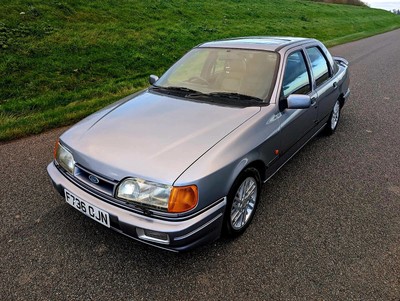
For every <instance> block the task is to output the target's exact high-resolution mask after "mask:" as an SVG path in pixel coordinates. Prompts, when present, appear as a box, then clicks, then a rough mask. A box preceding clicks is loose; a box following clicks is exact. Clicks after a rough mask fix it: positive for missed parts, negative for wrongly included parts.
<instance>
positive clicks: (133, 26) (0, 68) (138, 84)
mask: <svg viewBox="0 0 400 301" xmlns="http://www.w3.org/2000/svg"><path fill="white" fill-rule="evenodd" d="M399 27H400V17H399V16H396V15H394V14H391V13H389V12H386V11H383V10H377V9H371V8H368V7H356V6H349V5H336V4H326V3H317V2H313V1H307V0H269V1H265V0H220V1H191V0H154V1H140V0H120V1H118V2H115V1H111V0H93V1H83V0H70V1H65V2H62V1H57V0H55V1H47V2H44V1H41V0H30V1H29V2H27V1H25V0H14V1H10V0H6V1H5V2H4V1H3V4H2V9H1V10H0V141H5V140H10V139H14V138H19V137H23V136H26V135H30V134H36V133H40V132H42V131H44V130H47V129H50V128H54V127H58V126H61V125H68V124H71V123H73V122H75V121H77V120H79V119H81V118H83V117H84V116H86V115H88V114H90V113H92V112H94V111H96V110H98V109H99V108H101V107H103V106H105V105H107V104H109V103H111V102H113V101H115V100H117V99H118V98H122V97H123V96H126V95H128V94H130V93H133V92H135V91H137V90H139V89H142V88H144V87H145V86H146V85H147V77H148V75H149V74H158V75H160V74H162V73H163V72H164V71H165V70H166V68H168V66H170V65H171V64H172V63H173V62H174V61H175V60H177V59H178V58H179V57H180V56H181V55H182V54H184V53H185V52H186V51H188V50H189V49H190V48H192V47H193V46H195V45H197V44H199V43H201V42H204V41H208V40H214V39H220V38H227V37H235V36H249V35H287V36H305V37H314V38H317V39H319V40H321V41H323V42H326V43H327V45H328V46H333V45H336V44H340V43H344V42H348V41H351V40H356V39H360V38H363V37H367V36H370V35H374V34H377V33H381V32H384V31H388V30H392V29H395V28H399Z"/></svg>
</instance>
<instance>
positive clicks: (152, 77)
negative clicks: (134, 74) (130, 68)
mask: <svg viewBox="0 0 400 301" xmlns="http://www.w3.org/2000/svg"><path fill="white" fill-rule="evenodd" d="M156 81H158V76H157V75H153V74H152V75H150V76H149V83H150V85H154V84H155V83H156Z"/></svg>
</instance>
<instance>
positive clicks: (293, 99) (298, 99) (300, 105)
mask: <svg viewBox="0 0 400 301" xmlns="http://www.w3.org/2000/svg"><path fill="white" fill-rule="evenodd" d="M309 107H311V97H310V96H309V95H302V94H292V95H289V97H288V98H287V108H288V109H307V108H309Z"/></svg>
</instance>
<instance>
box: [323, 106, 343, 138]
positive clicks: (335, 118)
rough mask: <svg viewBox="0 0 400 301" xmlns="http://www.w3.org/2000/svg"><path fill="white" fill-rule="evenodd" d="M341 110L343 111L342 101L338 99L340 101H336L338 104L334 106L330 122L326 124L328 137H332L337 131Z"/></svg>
mask: <svg viewBox="0 0 400 301" xmlns="http://www.w3.org/2000/svg"><path fill="white" fill-rule="evenodd" d="M340 110H341V105H340V101H339V99H338V100H336V102H335V104H334V106H333V109H332V112H331V114H330V115H329V119H328V122H327V123H326V126H325V134H326V135H328V136H330V135H332V134H333V133H334V132H335V131H336V129H337V127H338V124H339V121H340V113H341V111H340Z"/></svg>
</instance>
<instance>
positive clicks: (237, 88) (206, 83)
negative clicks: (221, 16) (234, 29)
mask: <svg viewBox="0 0 400 301" xmlns="http://www.w3.org/2000/svg"><path fill="white" fill-rule="evenodd" d="M277 61H278V55H277V54H276V53H274V52H267V51H257V50H246V49H224V48H195V49H193V50H191V51H190V52H188V53H187V54H186V55H185V56H184V57H182V58H181V59H180V60H179V61H178V62H177V63H176V64H175V65H173V66H172V67H171V68H170V69H169V70H168V71H167V72H166V73H165V74H164V75H163V76H162V77H161V78H160V79H159V80H158V81H157V82H156V84H155V86H156V87H162V88H171V87H172V88H173V87H175V88H179V89H180V90H181V91H182V90H185V89H187V91H191V92H193V91H196V92H199V94H207V95H213V96H215V95H240V96H248V97H252V98H254V99H258V100H259V101H263V100H265V98H266V97H267V96H269V95H270V92H271V89H272V88H273V87H272V86H273V82H274V76H275V70H276V65H277Z"/></svg>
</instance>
